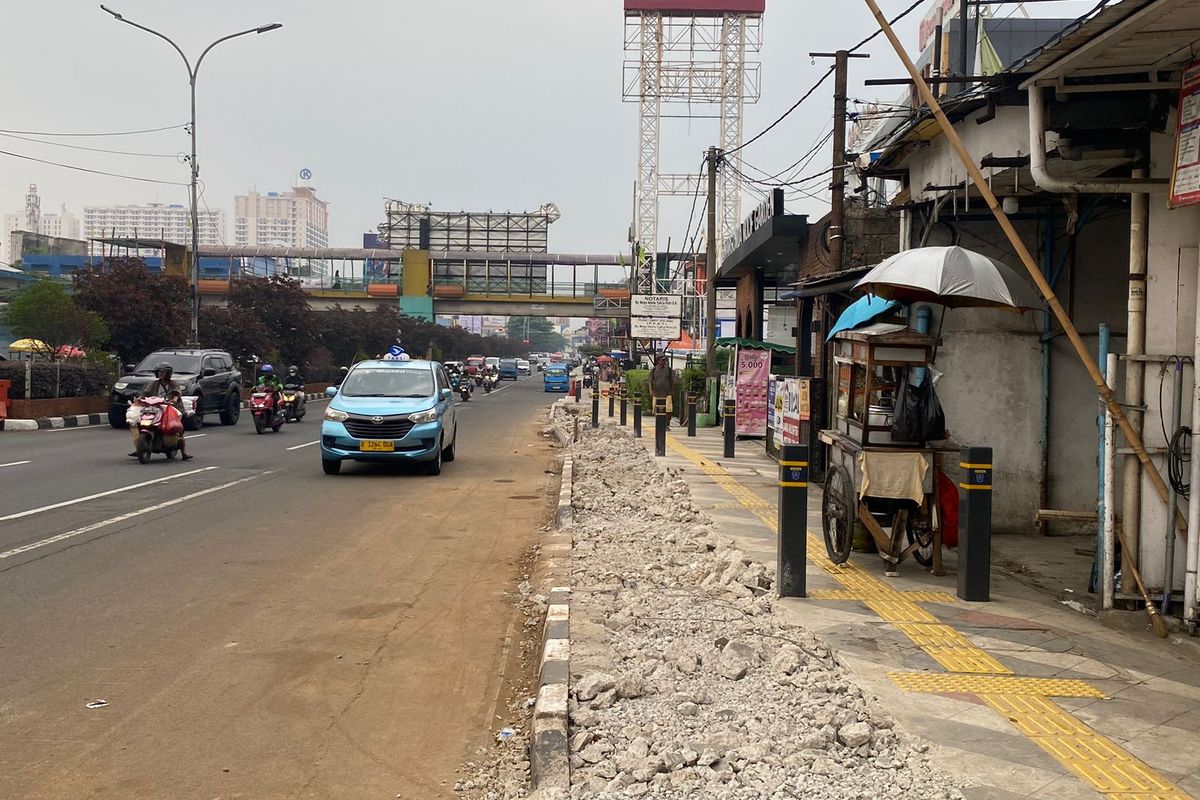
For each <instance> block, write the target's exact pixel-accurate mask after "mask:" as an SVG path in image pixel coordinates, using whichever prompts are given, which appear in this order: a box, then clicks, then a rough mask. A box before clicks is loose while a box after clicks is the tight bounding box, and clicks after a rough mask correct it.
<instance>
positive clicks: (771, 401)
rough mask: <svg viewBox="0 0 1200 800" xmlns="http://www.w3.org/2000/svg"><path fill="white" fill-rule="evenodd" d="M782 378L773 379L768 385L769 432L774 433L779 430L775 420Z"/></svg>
mask: <svg viewBox="0 0 1200 800" xmlns="http://www.w3.org/2000/svg"><path fill="white" fill-rule="evenodd" d="M780 380H782V379H780V378H771V380H770V382H769V384H768V385H767V430H770V431H773V430H777V429H778V425H777V424H776V423H777V420H776V418H775V398H776V396H777V395H776V392H777V390H778V386H779V381H780Z"/></svg>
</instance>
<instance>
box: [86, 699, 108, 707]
mask: <svg viewBox="0 0 1200 800" xmlns="http://www.w3.org/2000/svg"><path fill="white" fill-rule="evenodd" d="M107 705H108V701H107V700H93V701H92V702H90V703H88V704H87V707H88V708H104V707H105V706H107Z"/></svg>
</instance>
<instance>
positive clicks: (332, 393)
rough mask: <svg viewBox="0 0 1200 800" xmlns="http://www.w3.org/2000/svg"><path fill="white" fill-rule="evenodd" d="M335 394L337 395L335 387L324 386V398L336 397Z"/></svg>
mask: <svg viewBox="0 0 1200 800" xmlns="http://www.w3.org/2000/svg"><path fill="white" fill-rule="evenodd" d="M337 393H338V387H336V386H326V387H325V396H326V397H337Z"/></svg>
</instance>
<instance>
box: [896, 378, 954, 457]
mask: <svg viewBox="0 0 1200 800" xmlns="http://www.w3.org/2000/svg"><path fill="white" fill-rule="evenodd" d="M897 395H898V397H897V398H896V411H895V414H894V415H893V417H892V439H894V440H895V441H898V442H927V441H933V440H937V439H945V438H946V414H945V412H943V411H942V404H941V402H940V401H939V400H938V396H937V392H936V391H935V390H934V388H933V379H932V377H930V374H929V370H928V369H926V370H925V374H924V376H922V378H921V383H920V384H918V385H917V386H913V385H912V384H911V383H909V381H908V375H907V373H906V374H905V376H904V380H903V381H902V382H901V390H900V391H899V392H897Z"/></svg>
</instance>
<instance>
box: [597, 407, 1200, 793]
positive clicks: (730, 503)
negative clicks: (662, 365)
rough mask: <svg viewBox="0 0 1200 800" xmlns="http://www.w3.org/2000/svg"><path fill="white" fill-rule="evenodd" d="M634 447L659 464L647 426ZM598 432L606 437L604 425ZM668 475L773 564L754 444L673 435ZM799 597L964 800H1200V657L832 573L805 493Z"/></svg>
mask: <svg viewBox="0 0 1200 800" xmlns="http://www.w3.org/2000/svg"><path fill="white" fill-rule="evenodd" d="M646 422H647V424H646V425H645V427H644V430H643V435H644V437H645V438H643V440H642V442H643V444H644V445H645V446H646V448H647V449H648V450H649V451H650V453H651V455H653V451H654V439H653V420H652V419H648V420H646ZM602 423H603V424H610V421H609V420H608V418H607V417H606V416H604V414H603V412H602ZM658 461H659V463H660V465H661V466H662V467H663V468H666V469H670V470H673V471H678V472H679V474H680V475H681V476H682V477H683V479H684V480H685V481H686V482H687V484H688V485H689V487H690V490H691V493H692V497H693V500H694V502H695V503H696V504H697V505H698V506H700V507H701V508H703V509H704V510H705V511H706V512H707V513H708V515H709V516H710V517H711V519H712V520H713V523H714V524H715V525H716V526H717V527H718V529H719V530H720V531H721V533H723V534H724V535H726V536H729V537H730V538H732V539H734V540H735V542H736V543H737V545H738V546H739V547H740V548H742V549H743V550H744V551H745V552H746V554H747V555H748V556H750V557H752V558H754V559H755V560H759V561H761V562H762V563H764V564H766V565H767V566H768V567H770V568H771V569H774V566H775V562H776V547H775V539H776V533H775V529H776V505H775V497H776V493H777V491H778V490H777V486H776V481H777V476H778V466H777V464H776V462H775V461H773V460H772V459H770V458H769V457H768V456H767V455H766V454H765V452H764V450H763V446H762V443H761V442H756V441H739V442H738V443H737V452H736V457H735V458H734V459H732V460H728V459H724V458H723V457H722V440H721V436H720V431H719V430H718V429H702V430H700V431H699V432H698V435H697V436H696V437H695V438H688V437H687V436H686V430H685V429H682V428H680V427H678V426H676V425H672V429H671V433H670V435H669V437H668V447H667V456H666V457H665V458H662V459H658ZM808 525H809V536H808V557H809V564H808V591H809V597H808V598H805V599H789V600H782V601H779V602H778V607H780V608H782V609H784V610H785V611H786V613H790V614H794V615H795V616H796V618H797V619H798V620H799V621H801V622H802V623H803V624H804V625H805V626H807V627H808V628H809V629H810V630H811V631H813V632H814V633H816V634H817V635H819V636H821V637H822V638H824V639H825V641H826V642H827V643H828V644H829V645H830V646H832V647H833V648H834V649H835V650H837V651H838V655H839V658H840V660H841V661H842V662H843V663H844V664H845V665H846V666H847V668H849V669H850V670H851V671H852V672H853V673H854V674H855V676H856V678H857V679H858V680H859V682H860V684H861V685H862V687H863V689H864V690H865V691H868V692H869V693H872V694H874V695H875V696H877V697H878V698H879V699H880V700H881V701H882V702H883V703H884V704H885V705H886V706H887V707H888V709H889V710H890V711H891V712H892V713H893V714H894V715H895V717H896V719H897V720H898V721H899V722H900V724H902V725H903V726H904V727H906V728H907V729H908V730H909V731H910V732H912V733H916V734H920V735H922V736H924V737H926V738H927V739H928V740H929V741H930V742H931V744H932V745H933V746H934V747H935V748H936V751H935V759H936V761H937V763H939V764H940V765H941V766H942V767H943V768H944V769H946V770H948V771H950V772H951V773H952V774H954V775H956V776H958V777H959V778H960V780H961V786H962V788H963V791H964V794H965V796H966V797H967V798H971V800H982V799H984V798H986V799H987V800H992V799H993V798H994V799H995V800H1008V799H1009V798H1055V799H1056V800H1058V799H1062V800H1073V799H1074V798H1093V799H1094V798H1099V797H1106V798H1115V799H1117V800H1152V799H1153V800H1179V799H1180V798H1188V797H1193V796H1194V797H1197V798H1200V669H1198V667H1200V647H1197V644H1196V643H1195V642H1194V641H1192V640H1188V639H1186V637H1184V638H1180V637H1179V636H1177V635H1173V636H1172V637H1171V638H1170V639H1167V640H1159V639H1156V638H1154V636H1153V634H1151V633H1150V632H1149V631H1148V630H1147V631H1146V632H1141V631H1134V632H1128V631H1122V630H1116V629H1113V628H1111V627H1109V626H1106V625H1105V624H1104V623H1103V622H1101V621H1100V620H1099V619H1097V618H1095V617H1089V616H1084V615H1082V614H1079V613H1076V612H1074V611H1070V610H1068V609H1066V608H1065V607H1064V606H1062V605H1060V604H1058V603H1057V602H1056V601H1055V600H1054V598H1052V597H1049V596H1047V595H1046V594H1045V593H1042V592H1038V591H1037V590H1035V589H1033V588H1031V587H1029V586H1027V585H1025V584H1023V583H1020V582H1018V581H1017V580H1015V579H1013V578H1012V577H1010V576H1009V575H1008V574H1007V573H1005V572H1003V571H1002V570H999V569H996V568H993V571H992V586H991V597H992V601H991V602H989V603H968V602H963V601H960V600H958V599H957V598H956V597H955V596H954V593H955V590H956V577H955V567H956V561H955V554H954V551H947V552H946V558H945V569H946V573H947V574H946V576H945V577H941V578H935V577H933V576H932V575H931V574H930V573H928V572H926V571H925V570H923V569H922V568H921V567H920V566H919V565H917V564H916V563H914V562H911V561H908V562H905V563H904V564H903V565H902V566H901V568H900V573H901V577H899V578H884V577H883V568H882V567H883V562H882V561H881V560H880V558H879V557H878V556H877V555H874V554H865V553H853V554H852V555H851V558H850V561H849V562H848V563H847V564H845V565H842V566H835V565H833V564H832V563H831V562H829V561H828V559H826V557H825V548H824V544H823V542H822V540H821V536H820V530H821V519H820V490H819V488H818V487H816V486H812V487H810V488H809V519H808Z"/></svg>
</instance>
